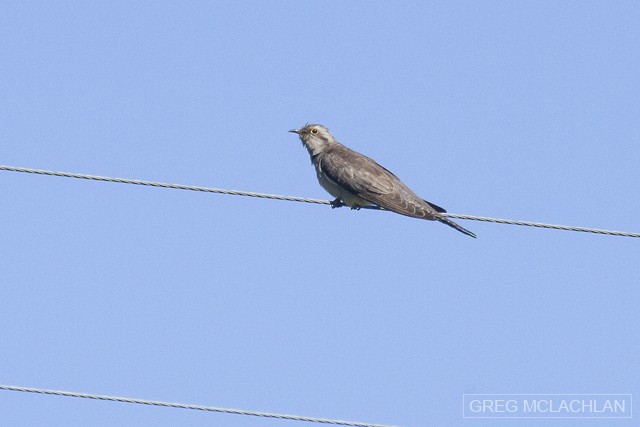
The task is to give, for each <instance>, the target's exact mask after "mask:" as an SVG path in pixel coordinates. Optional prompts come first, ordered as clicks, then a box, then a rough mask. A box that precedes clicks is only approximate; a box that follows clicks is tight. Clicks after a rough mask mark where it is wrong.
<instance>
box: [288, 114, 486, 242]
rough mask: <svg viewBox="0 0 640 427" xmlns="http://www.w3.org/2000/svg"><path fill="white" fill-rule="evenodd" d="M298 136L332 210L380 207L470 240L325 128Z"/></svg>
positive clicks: (438, 210)
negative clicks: (440, 225) (438, 224)
mask: <svg viewBox="0 0 640 427" xmlns="http://www.w3.org/2000/svg"><path fill="white" fill-rule="evenodd" d="M289 132H293V133H297V134H298V136H299V137H300V140H301V141H302V145H304V147H305V148H306V149H307V151H308V152H309V155H310V156H311V163H313V166H314V167H315V169H316V175H317V177H318V181H319V182H320V185H321V186H322V187H323V188H324V189H325V190H327V191H328V192H329V194H331V195H332V196H333V197H335V198H336V199H335V200H334V201H332V202H331V207H333V208H337V207H340V206H349V207H351V209H360V208H361V207H371V206H374V207H375V206H377V207H380V208H383V209H386V210H389V211H393V212H396V213H399V214H401V215H406V216H410V217H413V218H420V219H427V220H430V221H440V222H441V223H443V224H446V225H448V226H449V227H453V228H455V229H456V230H458V231H459V232H461V233H464V234H466V235H467V236H471V237H474V238H475V237H476V235H475V234H473V233H472V232H471V231H469V230H467V229H466V228H464V227H461V226H460V225H458V224H456V223H455V222H453V221H451V220H450V219H449V218H447V217H446V216H444V215H442V214H444V213H446V212H447V211H446V210H444V209H443V208H441V207H440V206H438V205H435V204H433V203H430V202H427V201H426V200H423V199H422V198H421V197H420V196H418V195H417V194H416V193H414V192H413V191H411V189H410V188H409V187H407V186H406V185H405V184H404V183H403V182H402V181H400V179H399V178H398V177H397V176H395V175H394V174H393V173H391V172H390V171H389V170H388V169H386V168H384V167H382V166H380V165H379V164H378V163H376V161H375V160H373V159H370V158H369V157H367V156H365V155H363V154H360V153H358V152H356V151H354V150H352V149H350V148H348V147H345V146H344V145H342V144H340V143H339V142H338V141H337V140H336V139H335V138H334V137H333V135H331V133H330V132H329V129H327V128H326V127H325V126H322V125H319V124H306V125H305V126H304V127H303V128H301V129H291V130H290V131H289Z"/></svg>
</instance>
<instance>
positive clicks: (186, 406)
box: [0, 385, 392, 427]
mask: <svg viewBox="0 0 640 427" xmlns="http://www.w3.org/2000/svg"><path fill="white" fill-rule="evenodd" d="M0 390H9V391H21V392H25V393H38V394H49V395H55V396H65V397H80V398H84V399H95V400H107V401H111V402H121V403H135V404H138V405H150V406H164V407H168V408H179V409H193V410H196V411H208V412H222V413H226V414H236V415H250V416H254V417H264V418H279V419H282V420H292V421H307V422H312V423H322V424H334V425H341V426H354V427H392V426H388V425H385V424H369V423H361V422H356V421H343V420H333V419H329V418H315V417H304V416H300V415H285V414H274V413H269V412H256V411H246V410H242V409H230V408H218V407H215V406H201V405H190V404H186V403H173V402H161V401H157V400H144V399H133V398H130V397H116V396H104V395H100V394H87V393H75V392H72V391H60V390H46V389H41V388H32V387H18V386H12V385H0Z"/></svg>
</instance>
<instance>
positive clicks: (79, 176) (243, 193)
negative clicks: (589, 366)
mask: <svg viewBox="0 0 640 427" xmlns="http://www.w3.org/2000/svg"><path fill="white" fill-rule="evenodd" d="M0 170H5V171H11V172H25V173H32V174H38V175H50V176H60V177H65V178H77V179H88V180H93V181H105V182H117V183H121V184H133V185H145V186H148V187H161V188H173V189H176V190H190V191H202V192H205V193H218V194H230V195H233V196H247V197H258V198H262V199H275V200H286V201H290V202H302V203H314V204H318V205H330V204H331V202H330V201H329V200H319V199H309V198H306V197H294V196H281V195H278V194H266V193H255V192H250V191H239V190H225V189H220V188H210V187H197V186H193V185H181V184H167V183H164V182H153V181H142V180H138V179H127V178H110V177H104V176H96V175H85V174H79V173H69V172H54V171H49V170H41V169H30V168H20V167H15V166H3V165H0ZM365 209H377V210H383V209H382V208H380V207H377V206H370V207H365ZM441 215H444V216H447V217H449V218H457V219H465V220H469V221H483V222H493V223H497V224H511V225H521V226H527V227H537V228H549V229H554V230H565V231H578V232H582V233H594V234H606V235H609V236H623V237H636V238H638V237H640V233H632V232H628V231H612V230H600V229H596V228H587V227H574V226H569V225H558V224H545V223H541V222H531V221H518V220H512V219H500V218H489V217H484V216H475V215H462V214H453V213H442V214H441Z"/></svg>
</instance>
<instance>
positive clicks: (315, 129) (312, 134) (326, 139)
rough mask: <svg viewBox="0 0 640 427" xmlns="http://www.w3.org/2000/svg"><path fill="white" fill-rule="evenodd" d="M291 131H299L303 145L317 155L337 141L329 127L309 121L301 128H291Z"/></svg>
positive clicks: (310, 152)
mask: <svg viewBox="0 0 640 427" xmlns="http://www.w3.org/2000/svg"><path fill="white" fill-rule="evenodd" d="M289 132H293V133H297V134H298V136H299V137H300V141H302V145H304V146H305V148H306V149H307V150H309V154H311V155H312V156H313V155H316V154H318V153H321V152H323V151H324V150H326V149H327V148H329V147H330V146H331V145H333V144H336V143H337V141H336V140H335V139H334V138H333V135H331V133H330V132H329V129H327V128H326V127H324V126H322V125H318V124H309V123H307V124H306V125H304V127H302V128H300V129H291V130H290V131H289Z"/></svg>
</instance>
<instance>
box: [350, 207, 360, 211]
mask: <svg viewBox="0 0 640 427" xmlns="http://www.w3.org/2000/svg"><path fill="white" fill-rule="evenodd" d="M351 210H352V211H359V210H360V206H351Z"/></svg>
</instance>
